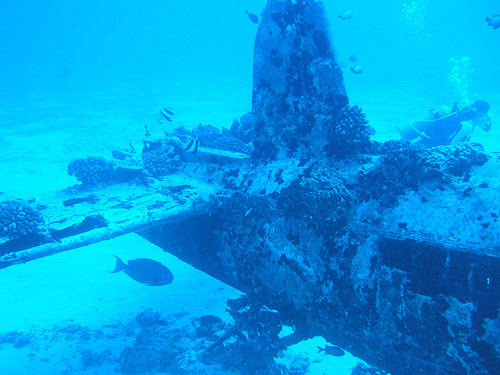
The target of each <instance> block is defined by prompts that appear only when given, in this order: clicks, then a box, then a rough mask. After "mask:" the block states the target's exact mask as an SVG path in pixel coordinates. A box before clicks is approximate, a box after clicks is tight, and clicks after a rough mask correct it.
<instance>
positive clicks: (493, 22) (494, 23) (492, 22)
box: [485, 14, 500, 30]
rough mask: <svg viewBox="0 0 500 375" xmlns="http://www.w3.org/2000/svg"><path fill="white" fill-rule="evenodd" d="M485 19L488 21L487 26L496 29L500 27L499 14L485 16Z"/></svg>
mask: <svg viewBox="0 0 500 375" xmlns="http://www.w3.org/2000/svg"><path fill="white" fill-rule="evenodd" d="M485 21H486V22H488V26H491V27H493V30H496V29H498V28H499V27H500V14H496V15H494V16H493V17H486V19H485Z"/></svg>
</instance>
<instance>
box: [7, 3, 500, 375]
mask: <svg viewBox="0 0 500 375" xmlns="http://www.w3.org/2000/svg"><path fill="white" fill-rule="evenodd" d="M371 134H372V130H371V128H370V127H369V125H368V123H367V121H366V119H365V116H364V115H363V113H362V111H361V110H360V109H359V108H357V107H355V106H354V107H352V106H350V105H349V100H348V97H347V95H346V91H345V88H344V83H343V77H342V71H341V68H340V67H339V64H338V61H337V59H336V56H335V53H334V49H333V46H332V43H331V40H330V33H329V30H328V26H327V22H326V18H325V13H324V9H323V5H322V4H321V3H320V2H316V1H313V0H304V1H291V0H268V4H267V7H266V8H265V11H264V13H263V15H262V21H261V23H260V25H259V30H258V34H257V38H256V42H255V56H254V87H253V107H252V112H251V113H248V114H246V115H244V116H243V117H242V118H241V119H240V120H239V121H235V122H234V123H233V126H232V127H231V129H229V130H228V129H224V130H222V131H221V130H219V129H216V128H212V127H199V128H197V129H195V130H194V131H186V130H183V129H180V130H179V131H178V132H177V133H176V134H172V135H169V136H168V137H165V138H162V139H158V140H156V141H154V142H151V141H150V140H148V142H147V147H145V148H144V150H143V152H142V154H141V155H139V156H140V157H139V158H137V160H135V159H134V158H133V157H127V158H126V160H125V161H124V162H128V163H129V165H128V166H127V165H126V166H123V165H120V166H119V165H117V164H116V163H111V162H108V161H106V160H104V159H98V158H88V159H85V160H80V161H77V162H74V163H75V164H73V165H72V166H70V169H71V170H72V171H73V173H74V174H75V175H76V176H77V177H78V178H79V179H80V181H82V183H83V184H82V185H81V186H80V187H73V188H69V189H67V190H66V191H63V192H57V194H54V195H53V196H49V197H41V198H38V199H37V200H36V201H35V202H33V203H32V204H31V205H29V204H27V203H25V202H20V201H15V200H14V201H6V202H4V203H2V204H1V206H0V221H1V225H2V226H1V227H0V229H1V231H0V235H2V236H3V237H4V240H5V242H4V243H3V244H2V245H1V247H0V251H1V257H0V267H7V266H9V265H11V264H15V263H20V262H26V261H29V260H31V259H35V258H37V257H41V256H44V255H48V254H53V253H55V252H58V251H63V250H66V249H70V248H75V247H78V246H82V245H84V244H88V243H91V242H95V241H100V240H103V239H106V238H110V237H113V236H118V235H120V234H122V233H126V232H131V231H140V234H141V235H143V236H144V237H146V238H148V239H149V240H150V241H152V242H154V243H156V244H158V245H160V246H162V247H163V248H164V249H166V250H168V251H170V252H173V253H174V254H175V255H177V256H179V257H180V258H182V259H184V260H186V261H188V262H190V263H191V264H193V265H195V266H196V267H197V268H200V269H202V270H205V271H206V272H208V273H210V274H211V275H213V276H215V277H217V278H219V279H221V280H223V281H225V282H227V283H229V284H231V285H233V286H235V287H237V288H239V289H240V290H242V291H244V292H246V293H247V294H248V295H251V296H253V297H254V298H257V299H259V301H261V302H262V303H265V304H266V305H267V306H271V307H272V308H275V309H276V310H278V311H280V314H281V319H282V320H283V323H287V324H289V325H293V326H294V327H296V333H295V335H297V336H300V337H301V338H304V337H311V336H313V335H316V334H322V335H323V336H324V337H325V338H327V339H328V340H329V341H331V342H334V343H336V344H338V345H339V346H341V347H343V348H346V349H348V350H349V351H351V352H352V353H354V354H357V355H360V356H362V357H363V358H365V359H367V360H368V361H370V362H372V363H374V364H376V365H378V366H380V367H381V368H384V369H386V370H387V371H390V372H391V373H393V374H426V375H429V374H443V375H444V374H447V375H450V374H456V375H458V374H497V373H498V369H499V368H500V316H499V314H500V310H499V307H500V305H499V304H500V250H499V249H500V238H499V233H500V223H499V221H498V219H499V216H500V200H498V193H499V190H500V185H499V180H498V170H499V161H498V159H496V158H493V157H490V156H489V155H487V154H485V153H484V151H483V150H482V147H481V146H480V145H476V144H460V145H459V146H457V147H455V148H450V147H437V148H432V149H427V148H423V147H420V146H414V145H410V144H408V143H405V142H400V141H390V142H386V143H383V144H380V143H377V142H373V141H371V140H370V135H371ZM189 137H191V138H196V139H198V140H199V142H200V145H201V146H202V147H205V149H204V150H203V149H200V151H202V152H197V153H190V152H187V151H188V150H186V147H185V140H186V139H190V138H189ZM203 151H204V152H203ZM134 160H135V161H134ZM34 207H36V208H34ZM49 221H50V230H49V231H47V229H46V226H47V224H48V222H49ZM47 238H49V239H50V241H49V240H48V239H47ZM42 242H43V243H42Z"/></svg>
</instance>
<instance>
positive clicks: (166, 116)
mask: <svg viewBox="0 0 500 375" xmlns="http://www.w3.org/2000/svg"><path fill="white" fill-rule="evenodd" d="M173 115H174V112H172V111H171V110H170V109H168V108H167V107H163V108H162V109H161V110H160V116H161V117H162V118H164V119H165V120H167V121H168V122H172V119H171V118H170V116H173Z"/></svg>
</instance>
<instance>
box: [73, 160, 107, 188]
mask: <svg viewBox="0 0 500 375" xmlns="http://www.w3.org/2000/svg"><path fill="white" fill-rule="evenodd" d="M114 170H115V166H114V164H113V163H112V162H110V161H107V160H106V159H104V158H102V157H95V156H89V157H87V158H86V159H77V160H74V161H72V162H71V163H70V164H69V165H68V174H69V175H70V176H75V177H76V179H77V180H78V181H80V182H81V183H82V184H83V185H89V186H90V185H96V184H98V183H109V182H111V181H112V179H113V172H114Z"/></svg>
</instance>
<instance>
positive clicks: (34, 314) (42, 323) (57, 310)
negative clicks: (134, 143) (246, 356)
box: [0, 234, 241, 375]
mask: <svg viewBox="0 0 500 375" xmlns="http://www.w3.org/2000/svg"><path fill="white" fill-rule="evenodd" d="M112 255H117V256H120V257H121V258H122V259H123V260H125V261H126V260H129V259H134V258H138V257H144V258H151V259H155V260H158V261H160V262H162V263H163V264H165V265H166V266H168V268H169V269H170V270H171V271H172V273H173V274H174V281H173V283H172V284H169V285H165V286H159V287H149V286H145V285H143V284H140V283H138V282H136V281H134V280H132V279H131V278H130V277H128V276H127V275H126V274H124V273H123V272H122V273H117V274H112V273H109V272H108V271H110V270H113V269H114V266H115V259H114V258H113V257H112ZM0 285H1V288H0V301H2V302H1V314H0V315H1V319H0V335H1V334H4V333H6V332H10V331H16V330H17V331H22V332H31V333H34V334H35V335H37V336H38V337H37V339H36V340H33V342H34V343H35V344H36V345H35V347H33V346H32V345H31V344H30V345H28V346H26V347H23V348H14V347H13V345H11V344H6V343H4V344H0V374H28V373H30V372H32V371H33V370H35V369H36V372H35V373H36V374H37V375H43V374H47V375H48V374H51V375H52V374H54V372H51V371H55V370H57V371H58V372H55V373H59V371H63V370H64V369H65V368H73V369H74V368H76V366H78V365H79V361H80V355H79V350H81V349H82V348H81V345H80V346H79V342H78V340H76V341H75V342H74V343H73V342H72V340H71V339H68V340H66V339H64V340H62V339H61V335H62V334H60V335H58V334H54V332H53V327H54V326H63V327H64V326H68V325H70V324H79V325H82V326H86V327H89V328H90V329H91V330H96V329H100V328H101V327H102V326H103V325H113V324H119V323H122V324H126V323H127V321H128V320H129V319H133V318H134V317H135V316H136V315H137V314H138V313H140V312H142V311H144V310H146V309H153V310H154V311H158V312H160V313H161V314H162V315H166V316H167V315H168V316H172V315H175V314H177V315H175V316H176V317H177V318H176V319H178V321H177V322H176V324H178V325H182V324H187V323H189V322H190V320H191V319H192V318H194V317H200V316H202V315H207V314H212V315H216V316H219V317H221V318H223V319H224V320H228V321H230V320H231V317H230V316H229V315H228V314H227V313H226V312H225V308H226V300H227V299H228V298H238V297H239V296H240V295H241V293H240V292H239V291H238V290H236V289H234V288H232V287H230V286H228V285H226V284H224V283H222V282H220V281H218V280H216V279H214V278H212V277H210V276H208V275H206V274H204V273H202V272H200V271H198V270H196V269H195V268H193V267H191V266H190V265H188V264H186V263H184V262H182V261H180V260H179V259H178V258H176V257H174V256H173V255H170V254H168V253H165V252H163V251H162V250H161V249H160V248H158V247H157V246H155V245H153V244H151V243H149V242H148V241H146V240H144V239H143V238H142V237H140V236H138V235H136V234H129V235H125V236H122V237H119V238H116V239H113V240H110V241H105V242H101V243H98V244H94V245H90V246H86V247H83V248H80V249H77V250H73V251H68V252H65V253H60V254H56V255H54V256H50V257H46V258H42V259H39V260H35V261H32V262H29V263H27V264H23V265H16V266H12V267H9V268H7V269H2V270H0ZM44 336H46V337H44ZM100 341H101V342H100V343H99V342H97V343H96V342H93V343H92V344H93V345H92V348H94V350H96V348H99V346H103V348H102V350H104V349H110V350H111V351H113V352H114V354H115V355H118V354H119V352H120V351H121V350H122V349H123V347H124V346H131V345H132V344H133V338H127V337H112V338H108V339H103V340H100ZM68 344H70V345H73V344H74V347H69V346H68ZM68 366H69V367H68ZM42 369H46V371H48V372H45V370H42Z"/></svg>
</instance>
